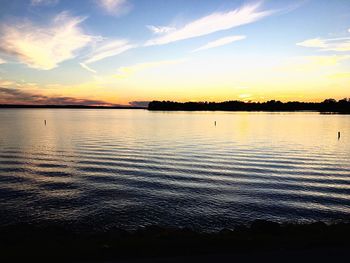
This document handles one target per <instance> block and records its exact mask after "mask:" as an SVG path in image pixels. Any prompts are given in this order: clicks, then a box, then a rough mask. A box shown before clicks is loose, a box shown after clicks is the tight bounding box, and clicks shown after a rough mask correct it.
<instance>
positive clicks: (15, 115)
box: [0, 109, 350, 231]
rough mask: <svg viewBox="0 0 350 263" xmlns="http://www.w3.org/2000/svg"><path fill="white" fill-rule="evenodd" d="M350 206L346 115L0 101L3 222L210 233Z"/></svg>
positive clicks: (342, 213)
mask: <svg viewBox="0 0 350 263" xmlns="http://www.w3.org/2000/svg"><path fill="white" fill-rule="evenodd" d="M44 120H47V125H46V126H45V124H44ZM215 121H216V122H217V125H216V126H215V125H214V122H215ZM338 131H341V138H340V140H338V138H337V136H338ZM349 215H350V116H349V115H321V114H318V113H241V112H148V111H146V110H70V109H3V110H0V224H1V225H8V224H17V223H23V222H26V223H28V222H29V223H33V224H42V223H47V222H49V223H55V224H56V223H57V224H73V225H89V226H93V227H95V228H103V229H106V228H107V229H108V228H110V227H122V228H125V229H135V228H137V227H140V226H147V225H162V226H173V227H192V228H196V229H201V230H206V231H211V230H218V229H222V228H224V227H232V226H233V225H235V224H239V223H248V222H250V221H252V220H254V219H268V220H274V221H278V222H290V221H293V222H295V221H302V222H304V221H316V220H322V221H326V222H331V221H334V220H344V219H345V220H346V219H348V218H349Z"/></svg>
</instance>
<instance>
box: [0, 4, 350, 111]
mask: <svg viewBox="0 0 350 263" xmlns="http://www.w3.org/2000/svg"><path fill="white" fill-rule="evenodd" d="M345 97H350V1H349V0H332V1H329V0H283V1H280V0H265V1H243V0H74V1H71V0H0V104H70V105H73V104H84V105H132V106H144V105H146V104H147V102H148V101H151V100H174V101H226V100H242V101H267V100H272V99H274V100H281V101H323V100H324V99H326V98H334V99H342V98H345Z"/></svg>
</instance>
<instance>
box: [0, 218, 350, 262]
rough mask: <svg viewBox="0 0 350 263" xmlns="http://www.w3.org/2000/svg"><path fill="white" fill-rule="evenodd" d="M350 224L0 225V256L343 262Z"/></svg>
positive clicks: (100, 259)
mask: <svg viewBox="0 0 350 263" xmlns="http://www.w3.org/2000/svg"><path fill="white" fill-rule="evenodd" d="M349 235H350V223H335V224H332V225H326V224H324V223H321V222H317V223H312V224H283V225H282V224H278V223H274V222H269V221H263V220H257V221H254V222H253V223H252V224H251V226H250V227H245V226H237V227H235V228H234V229H233V230H228V229H224V230H222V231H220V232H216V233H201V232H196V231H193V230H190V229H171V228H162V227H157V226H150V227H145V228H140V229H138V230H136V231H133V232H127V231H123V230H120V229H110V230H106V231H94V230H92V229H85V230H84V231H83V230H82V229H80V230H79V231H77V230H76V229H75V228H74V227H67V226H65V227H64V226H52V225H51V226H49V225H46V226H43V225H41V226H33V225H16V226H8V227H2V228H1V229H0V244H1V256H0V257H1V258H2V260H11V261H13V260H15V259H22V260H28V259H30V258H35V259H41V260H49V261H112V262H141V261H142V262H164V261H165V262H179V261H181V262H193V261H201V262H212V261H214V260H219V261H220V262H231V261H233V260H234V261H245V262H256V261H257V260H270V261H281V260H283V261H284V262H294V261H296V260H298V261H299V262H300V261H301V262H306V261H310V260H313V261H314V260H317V261H318V262H325V261H329V260H332V261H334V262H341V261H342V260H344V261H345V260H346V255H347V251H348V249H349V248H350V240H349V238H348V237H349Z"/></svg>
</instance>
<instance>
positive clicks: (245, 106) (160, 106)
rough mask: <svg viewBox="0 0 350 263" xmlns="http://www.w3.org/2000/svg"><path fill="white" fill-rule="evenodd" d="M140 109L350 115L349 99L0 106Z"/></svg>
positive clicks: (20, 106)
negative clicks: (141, 105)
mask: <svg viewBox="0 0 350 263" xmlns="http://www.w3.org/2000/svg"><path fill="white" fill-rule="evenodd" d="M16 108H19V109H26V108H27V109H142V110H149V111H232V112H318V113H323V114H350V99H346V98H345V99H342V100H339V101H336V100H334V99H326V100H324V101H323V102H299V101H290V102H281V101H275V100H270V101H266V102H243V101H224V102H175V101H151V102H149V104H148V106H147V107H146V106H145V107H139V106H127V105H125V106H123V105H120V106H118V105H115V106H102V105H101V106H89V105H16V104H0V109H16Z"/></svg>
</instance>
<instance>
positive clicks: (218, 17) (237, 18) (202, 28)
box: [146, 2, 274, 46]
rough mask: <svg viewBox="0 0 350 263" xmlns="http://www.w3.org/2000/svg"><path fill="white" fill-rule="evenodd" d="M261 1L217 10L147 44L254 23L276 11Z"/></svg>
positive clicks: (176, 39)
mask: <svg viewBox="0 0 350 263" xmlns="http://www.w3.org/2000/svg"><path fill="white" fill-rule="evenodd" d="M260 7H261V3H260V2H259V3H255V4H248V5H245V6H243V7H241V8H238V9H235V10H231V11H228V12H217V13H213V14H210V15H208V16H205V17H202V18H200V19H197V20H194V21H192V22H190V23H188V24H186V25H184V26H183V27H181V28H178V29H176V30H174V31H170V32H168V33H166V34H164V35H163V36H160V37H157V38H154V39H151V40H149V41H147V42H146V46H151V45H163V44H168V43H171V42H175V41H179V40H184V39H189V38H194V37H200V36H204V35H208V34H211V33H214V32H217V31H222V30H227V29H230V28H234V27H238V26H241V25H245V24H249V23H253V22H255V21H258V20H260V19H262V18H264V17H267V16H269V15H271V14H273V13H274V11H271V10H265V11H261V10H260Z"/></svg>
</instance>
